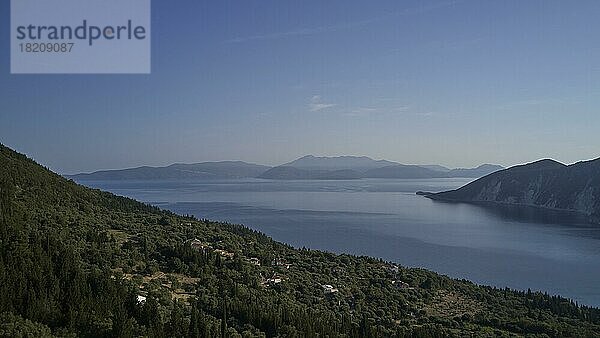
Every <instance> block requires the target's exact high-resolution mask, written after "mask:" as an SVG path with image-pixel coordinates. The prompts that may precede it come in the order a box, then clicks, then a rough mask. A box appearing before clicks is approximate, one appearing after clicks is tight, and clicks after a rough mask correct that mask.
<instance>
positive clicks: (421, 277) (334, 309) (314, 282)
mask: <svg viewBox="0 0 600 338" xmlns="http://www.w3.org/2000/svg"><path fill="white" fill-rule="evenodd" d="M0 243H1V246H0V336H3V337H45V336H69V337H74V336H84V337H86V336H87V337H131V336H150V337H167V336H173V337H388V336H389V337H445V336H459V337H460V336H477V337H479V336H519V335H529V336H539V337H548V336H550V337H559V336H571V337H584V336H587V337H593V336H600V311H599V310H597V309H594V308H587V307H582V306H578V305H576V304H574V303H573V302H571V301H569V300H567V299H564V298H560V297H555V296H547V295H543V294H541V293H537V292H515V291H511V290H506V289H495V288H491V287H482V286H476V285H474V284H472V283H470V282H468V281H458V280H453V279H450V278H447V277H444V276H440V275H437V274H435V273H433V272H429V271H426V270H422V269H409V268H404V267H398V266H395V265H393V264H391V263H389V262H384V261H381V260H378V259H374V258H368V257H355V256H350V255H334V254H331V253H326V252H320V251H314V250H306V249H294V248H291V247H289V246H287V245H284V244H281V243H277V242H275V241H273V240H271V239H270V238H268V237H266V236H264V235H262V234H260V233H257V232H254V231H252V230H249V229H248V228H245V227H243V226H239V225H231V224H224V223H217V222H211V221H206V220H196V219H194V218H191V217H184V216H178V215H174V214H172V213H169V212H166V211H161V210H159V209H157V208H155V207H151V206H148V205H144V204H141V203H138V202H136V201H133V200H131V199H127V198H123V197H117V196H114V195H112V194H109V193H105V192H101V191H99V190H92V189H89V188H85V187H82V186H79V185H77V184H75V183H73V182H71V181H68V180H66V179H64V178H62V177H60V176H59V175H56V174H54V173H52V172H50V171H49V170H47V169H45V168H43V167H41V166H39V165H37V164H36V163H35V162H33V161H31V160H29V159H27V158H26V157H25V156H24V155H21V154H18V153H16V152H14V151H12V150H10V149H8V148H6V147H4V146H1V145H0ZM549 278H551V276H549Z"/></svg>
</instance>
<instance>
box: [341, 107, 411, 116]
mask: <svg viewBox="0 0 600 338" xmlns="http://www.w3.org/2000/svg"><path fill="white" fill-rule="evenodd" d="M408 108H409V107H408V106H399V107H391V108H390V107H377V108H376V107H358V108H356V109H352V110H350V111H349V112H347V113H344V115H346V116H353V117H361V116H370V115H373V114H380V113H384V114H385V113H403V112H406V111H408Z"/></svg>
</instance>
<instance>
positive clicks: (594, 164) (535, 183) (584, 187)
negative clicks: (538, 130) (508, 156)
mask: <svg viewBox="0 0 600 338" xmlns="http://www.w3.org/2000/svg"><path fill="white" fill-rule="evenodd" d="M428 197H430V198H433V199H439V200H448V201H466V202H496V203H506V204H517V205H527V206H537V207H544V208H552V209H564V210H572V211H578V212H581V213H584V214H586V215H588V216H590V218H591V220H592V221H596V222H598V221H600V159H597V160H593V161H585V162H578V163H575V164H572V165H569V166H566V165H564V164H562V163H559V162H556V161H553V160H540V161H537V162H533V163H529V164H525V165H520V166H515V167H512V168H509V169H506V170H502V171H498V172H496V173H493V174H491V175H488V176H485V177H483V178H480V179H478V180H476V181H474V182H472V183H470V184H468V185H466V186H464V187H462V188H460V189H457V190H452V191H447V192H442V193H438V194H431V195H428Z"/></svg>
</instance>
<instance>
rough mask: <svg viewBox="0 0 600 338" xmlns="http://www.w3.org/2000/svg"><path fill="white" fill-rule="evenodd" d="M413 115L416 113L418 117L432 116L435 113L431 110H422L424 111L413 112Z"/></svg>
mask: <svg viewBox="0 0 600 338" xmlns="http://www.w3.org/2000/svg"><path fill="white" fill-rule="evenodd" d="M415 115H417V116H419V117H432V116H434V115H435V113H434V112H431V111H424V112H418V113H415Z"/></svg>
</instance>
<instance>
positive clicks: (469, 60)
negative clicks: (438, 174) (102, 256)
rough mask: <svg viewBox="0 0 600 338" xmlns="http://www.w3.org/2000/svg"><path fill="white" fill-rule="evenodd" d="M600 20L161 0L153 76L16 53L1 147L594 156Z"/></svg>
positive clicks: (568, 14)
mask: <svg viewBox="0 0 600 338" xmlns="http://www.w3.org/2000/svg"><path fill="white" fill-rule="evenodd" d="M0 13H1V15H2V20H0V44H1V45H2V46H5V47H7V46H8V45H9V39H10V36H9V23H8V16H9V5H8V1H2V2H0ZM598 17H600V2H599V1H577V2H570V1H552V0H539V1H535V0H531V1H516V0H515V1H475V0H464V1H348V0H344V1H281V0H273V1H191V0H190V1H187V0H185V1H184V0H180V1H176V2H167V1H158V0H154V1H153V7H152V74H151V75H10V74H9V73H10V70H9V66H10V65H9V64H10V62H9V51H8V48H0V142H2V143H4V144H6V145H8V146H10V147H13V148H15V149H17V150H19V151H21V152H24V153H26V154H28V155H29V156H31V157H33V158H34V159H36V160H38V161H39V162H41V163H43V164H45V165H47V166H49V167H50V168H52V169H54V170H57V171H59V172H61V173H74V172H79V171H93V170H97V169H107V168H123V167H132V166H138V165H164V164H169V163H173V162H200V161H208V160H229V159H236V160H238V159H239V160H245V161H250V162H255V163H265V164H279V163H283V162H287V161H290V160H293V159H295V158H297V157H299V156H302V155H306V154H314V155H343V154H348V155H367V156H371V157H373V158H377V159H379V158H385V159H388V160H394V161H398V162H401V163H407V164H412V163H419V164H429V163H439V164H443V165H447V166H451V167H457V166H473V165H478V164H480V163H484V162H487V163H499V164H503V165H512V164H516V163H523V162H528V161H532V160H536V159H539V158H547V157H550V158H555V159H557V160H559V161H563V162H567V163H571V162H575V161H578V160H583V159H590V158H596V157H599V156H600V147H599V146H600V132H598V129H599V128H598V127H599V126H600V114H599V108H600V20H598Z"/></svg>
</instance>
